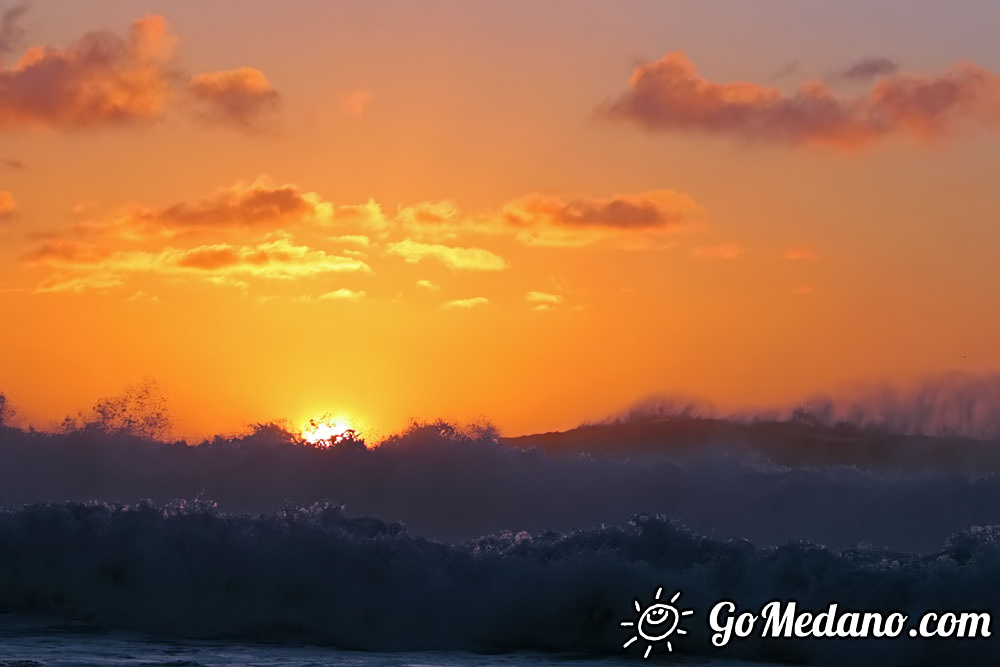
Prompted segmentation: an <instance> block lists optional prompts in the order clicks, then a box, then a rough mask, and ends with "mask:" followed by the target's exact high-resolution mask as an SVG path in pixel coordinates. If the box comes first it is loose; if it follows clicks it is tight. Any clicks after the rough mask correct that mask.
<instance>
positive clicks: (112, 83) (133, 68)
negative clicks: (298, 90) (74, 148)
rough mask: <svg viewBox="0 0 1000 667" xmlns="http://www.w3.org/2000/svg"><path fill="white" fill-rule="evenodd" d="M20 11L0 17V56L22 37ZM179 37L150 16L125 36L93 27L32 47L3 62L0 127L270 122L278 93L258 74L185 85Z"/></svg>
mask: <svg viewBox="0 0 1000 667" xmlns="http://www.w3.org/2000/svg"><path fill="white" fill-rule="evenodd" d="M23 12H24V5H18V6H16V7H14V8H13V9H10V10H7V11H6V12H4V13H3V14H2V15H0V55H3V52H4V50H7V51H9V50H11V49H12V48H13V47H14V42H16V41H17V39H16V38H19V37H18V36H19V35H20V31H19V30H18V28H17V21H18V19H19V18H20V16H21V15H22V14H23ZM176 42H177V38H176V36H175V35H174V34H173V33H171V32H170V30H169V25H168V24H167V22H166V20H164V18H163V17H162V16H158V15H155V14H151V15H148V16H145V17H143V18H141V19H139V20H137V21H134V22H133V23H132V25H131V28H130V29H129V31H128V33H127V34H125V35H118V34H116V33H114V32H112V31H110V30H98V31H92V32H88V33H86V34H84V35H83V36H82V37H80V38H79V39H78V40H77V41H76V42H74V43H72V44H70V45H69V46H67V47H65V48H56V47H50V46H33V47H31V48H29V49H27V50H26V51H25V52H24V54H23V55H22V56H21V57H20V59H19V60H17V61H16V62H15V63H14V64H13V65H11V66H9V67H8V66H3V65H0V130H17V129H24V128H30V127H43V128H60V129H88V128H97V127H121V126H129V125H135V124H140V123H150V122H153V121H156V120H159V119H161V118H163V117H164V116H165V115H166V112H167V111H168V110H177V111H180V112H182V113H185V114H187V113H193V114H195V115H197V116H198V117H200V118H202V119H203V120H206V121H209V122H212V123H215V124H224V125H229V126H235V127H237V128H240V129H244V130H257V129H263V128H265V127H267V126H268V125H269V123H270V122H271V121H273V120H274V116H275V113H276V110H277V108H278V104H279V102H280V94H279V93H278V91H277V90H275V89H274V87H273V86H272V85H271V84H270V82H269V81H268V80H267V78H266V77H265V76H264V74H263V73H261V72H260V71H258V70H256V69H253V68H250V67H242V68H238V69H233V70H226V71H220V72H209V73H205V74H197V75H195V76H193V77H190V79H188V81H187V84H186V86H185V77H184V76H183V74H182V72H181V69H180V68H179V67H178V66H177V65H176V64H175V62H174V46H175V44H176ZM182 93H183V94H182Z"/></svg>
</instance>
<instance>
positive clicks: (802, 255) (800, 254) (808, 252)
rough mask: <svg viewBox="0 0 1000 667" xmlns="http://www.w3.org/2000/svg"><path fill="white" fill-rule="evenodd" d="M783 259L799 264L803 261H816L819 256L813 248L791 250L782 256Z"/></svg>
mask: <svg viewBox="0 0 1000 667" xmlns="http://www.w3.org/2000/svg"><path fill="white" fill-rule="evenodd" d="M781 257H782V259H787V260H789V261H792V262H798V261H803V260H815V259H819V255H818V254H816V251H815V250H813V249H812V248H802V247H799V248H789V249H788V250H786V251H785V252H784V254H782V256H781Z"/></svg>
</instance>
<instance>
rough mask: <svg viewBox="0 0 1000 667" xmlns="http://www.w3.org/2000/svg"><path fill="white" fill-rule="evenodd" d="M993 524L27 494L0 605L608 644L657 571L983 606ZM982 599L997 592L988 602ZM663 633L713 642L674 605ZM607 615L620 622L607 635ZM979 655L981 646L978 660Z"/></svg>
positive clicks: (900, 657) (685, 586) (345, 637)
mask: <svg viewBox="0 0 1000 667" xmlns="http://www.w3.org/2000/svg"><path fill="white" fill-rule="evenodd" d="M998 584H1000V527H997V526H994V527H988V528H978V529H970V530H967V531H963V532H960V533H957V534H955V535H953V536H951V537H950V538H949V539H948V540H947V541H946V542H945V543H944V544H943V545H942V547H941V548H940V550H939V551H937V552H935V553H933V554H927V555H914V554H905V553H898V552H891V551H886V550H883V549H876V548H858V549H851V550H831V549H827V548H824V547H820V546H817V545H813V544H807V543H792V544H786V545H783V546H778V547H759V546H754V545H753V544H751V543H749V542H747V541H743V540H728V541H717V540H711V539H708V538H705V537H703V536H700V535H697V534H695V533H693V532H691V531H689V530H687V529H686V528H684V527H682V526H681V525H679V524H678V523H676V522H673V521H670V520H667V519H665V518H663V517H651V516H637V517H635V518H633V519H632V520H631V521H630V522H628V523H626V524H624V525H622V526H618V527H603V528H595V529H590V530H583V531H574V532H570V533H566V534H558V533H551V532H550V533H540V534H535V535H529V534H527V533H517V534H515V533H500V534H497V535H492V536H488V537H482V538H479V539H476V540H471V541H468V542H465V543H461V544H448V543H442V542H437V541H432V540H428V539H426V538H422V537H418V536H414V535H412V534H410V533H409V532H407V531H406V530H405V529H404V528H403V527H402V526H401V525H399V524H392V523H386V522H383V521H381V520H378V519H374V518H368V519H358V518H348V517H347V516H345V514H344V512H343V510H342V508H341V507H339V506H335V505H329V504H317V505H312V506H309V507H295V508H287V509H285V510H284V511H282V512H279V513H275V514H269V515H257V516H250V515H229V514H225V513H220V512H219V511H218V510H216V509H215V508H213V507H212V506H210V505H208V504H205V503H187V504H182V503H177V504H174V505H173V506H172V507H157V506H155V505H152V504H148V503H147V504H139V505H136V506H131V507H125V506H112V505H107V504H99V503H91V504H79V503H62V504H44V505H34V506H30V507H26V508H23V509H20V510H17V511H7V512H2V513H0V611H2V612H16V613H22V614H23V613H44V614H48V615H58V616H61V617H66V618H71V619H75V620H76V621H86V622H88V623H91V624H94V625H97V626H100V627H107V628H119V629H128V630H134V631H141V632H146V633H152V634H154V635H158V636H167V637H191V638H226V639H241V640H253V641H282V642H286V643H287V642H308V643H318V644H328V645H334V646H338V647H342V648H351V649H360V650H393V649H464V650H474V651H489V652H492V651H507V650H541V651H559V652H573V653H589V654H619V652H620V646H621V644H622V642H623V640H624V639H626V638H627V634H628V633H627V632H626V630H627V629H625V628H621V627H619V623H618V621H619V620H622V619H625V618H628V617H629V616H630V615H634V610H633V608H632V600H633V599H634V598H641V599H645V598H647V597H648V596H649V595H650V593H651V591H653V590H655V589H656V588H657V587H659V586H664V587H666V588H668V589H679V590H683V596H684V597H683V600H684V603H685V606H687V607H690V608H693V609H695V610H696V611H698V613H699V614H700V615H701V616H700V618H702V619H704V617H705V614H706V613H707V610H708V608H709V607H710V606H711V605H712V604H714V603H715V602H716V601H717V600H719V599H723V598H728V599H734V600H737V601H739V604H740V605H741V606H746V607H751V608H753V607H756V608H759V607H760V606H762V605H763V604H764V603H766V602H767V601H769V600H773V599H784V600H788V599H795V600H797V601H798V603H799V605H800V607H805V608H809V607H812V608H815V609H823V608H825V607H826V606H827V605H828V604H829V602H830V601H831V600H836V601H839V602H840V603H841V606H842V608H847V607H849V608H853V609H862V610H885V612H886V613H889V612H890V611H895V610H898V611H902V612H904V613H908V614H910V615H912V616H914V617H915V616H916V615H918V614H920V613H923V612H924V611H926V610H928V609H970V608H971V609H990V608H991V607H993V606H995V605H996V601H997V599H996V590H997V586H998ZM994 611H995V610H994ZM0 618H2V617H0ZM688 631H689V636H688V637H685V638H683V642H680V641H679V642H678V644H679V646H678V651H679V652H681V653H687V654H697V653H699V652H701V653H706V652H709V651H715V653H713V655H716V656H718V654H719V653H718V651H717V650H716V649H712V648H711V644H710V641H709V637H708V629H707V625H706V624H705V623H704V622H694V621H691V622H690V623H688ZM623 633H624V634H623ZM726 654H727V656H728V657H733V658H747V659H756V660H767V661H776V662H795V663H799V664H802V663H808V664H842V663H844V662H847V661H850V662H853V663H854V664H873V665H874V664H895V665H900V664H914V665H916V664H934V663H935V662H938V663H941V662H947V664H966V665H969V664H995V660H996V659H997V657H998V655H997V649H996V647H995V643H991V642H990V641H984V640H979V641H966V642H955V641H951V642H948V641H940V642H938V641H931V640H925V641H920V642H913V641H907V640H896V641H889V642H878V641H858V640H853V641H850V640H848V641H841V640H793V641H774V640H770V641H760V640H757V641H755V640H753V639H750V640H747V641H745V642H740V643H737V644H732V645H730V646H729V647H727V649H726ZM991 661H992V662H991Z"/></svg>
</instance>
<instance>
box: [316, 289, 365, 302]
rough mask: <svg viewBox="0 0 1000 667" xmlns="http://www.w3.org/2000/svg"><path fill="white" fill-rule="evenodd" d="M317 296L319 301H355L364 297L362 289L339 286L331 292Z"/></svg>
mask: <svg viewBox="0 0 1000 667" xmlns="http://www.w3.org/2000/svg"><path fill="white" fill-rule="evenodd" d="M318 298H319V300H320V301H353V302H355V303H356V302H358V301H361V300H362V299H364V298H365V292H364V290H360V291H354V290H349V289H347V288H346V287H341V288H340V289H338V290H334V291H333V292H327V293H326V294H321V295H320V296H319V297H318Z"/></svg>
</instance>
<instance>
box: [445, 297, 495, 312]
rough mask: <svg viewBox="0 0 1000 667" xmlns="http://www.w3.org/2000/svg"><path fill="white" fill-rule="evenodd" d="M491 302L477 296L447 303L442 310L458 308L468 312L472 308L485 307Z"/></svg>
mask: <svg viewBox="0 0 1000 667" xmlns="http://www.w3.org/2000/svg"><path fill="white" fill-rule="evenodd" d="M489 302H490V300H489V299H487V298H486V297H485V296H476V297H472V298H471V299H455V300H454V301H447V302H445V303H443V304H442V305H441V307H442V308H458V309H461V310H468V309H470V308H475V307H476V306H485V305H487V304H489Z"/></svg>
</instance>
